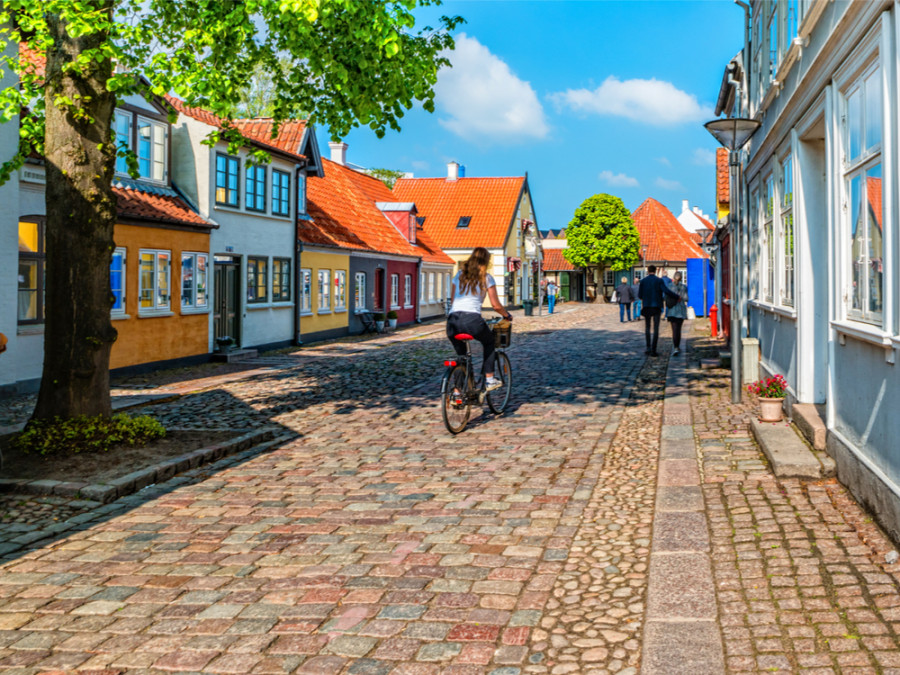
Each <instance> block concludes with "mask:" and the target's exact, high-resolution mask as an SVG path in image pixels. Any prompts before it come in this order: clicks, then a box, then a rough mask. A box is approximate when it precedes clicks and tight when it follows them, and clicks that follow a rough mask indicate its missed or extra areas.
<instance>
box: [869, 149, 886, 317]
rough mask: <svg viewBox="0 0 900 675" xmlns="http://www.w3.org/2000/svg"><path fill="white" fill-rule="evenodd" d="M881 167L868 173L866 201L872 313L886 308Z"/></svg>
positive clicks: (870, 309) (876, 167) (870, 308)
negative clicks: (884, 296) (883, 291)
mask: <svg viewBox="0 0 900 675" xmlns="http://www.w3.org/2000/svg"><path fill="white" fill-rule="evenodd" d="M881 190H882V188H881V165H880V164H876V165H875V166H873V167H872V168H871V169H869V170H868V171H866V199H867V202H868V209H867V211H868V214H867V215H868V218H867V220H868V232H867V233H866V235H867V239H868V250H867V251H866V256H867V258H868V261H867V262H868V280H867V281H868V287H869V288H868V291H869V306H868V310H869V311H870V312H881V310H882V308H883V306H884V298H883V297H882V288H883V284H884V257H883V255H884V253H883V251H884V246H883V239H882V233H883V223H884V218H883V213H884V208H883V206H882V200H881V194H882V192H881Z"/></svg>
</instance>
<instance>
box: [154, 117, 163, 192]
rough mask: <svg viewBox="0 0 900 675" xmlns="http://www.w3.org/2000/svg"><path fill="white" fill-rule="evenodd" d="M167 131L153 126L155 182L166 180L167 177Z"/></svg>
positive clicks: (155, 125) (161, 127)
mask: <svg viewBox="0 0 900 675" xmlns="http://www.w3.org/2000/svg"><path fill="white" fill-rule="evenodd" d="M165 168H166V129H165V127H163V126H161V125H159V124H154V125H153V180H164V179H165V177H166V173H165Z"/></svg>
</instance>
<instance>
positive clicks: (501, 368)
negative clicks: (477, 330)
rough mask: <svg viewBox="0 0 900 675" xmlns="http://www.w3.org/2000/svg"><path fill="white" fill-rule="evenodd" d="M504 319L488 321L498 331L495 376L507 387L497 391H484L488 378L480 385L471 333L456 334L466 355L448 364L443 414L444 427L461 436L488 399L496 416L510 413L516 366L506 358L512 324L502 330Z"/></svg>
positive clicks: (495, 338)
mask: <svg viewBox="0 0 900 675" xmlns="http://www.w3.org/2000/svg"><path fill="white" fill-rule="evenodd" d="M499 321H500V319H492V320H490V321H488V322H487V323H488V325H489V326H491V329H492V330H493V332H494V341H495V342H494V344H495V345H496V347H497V348H496V351H495V352H494V354H495V362H494V377H496V378H498V379H499V380H500V381H501V382H502V383H503V384H502V385H501V386H500V388H499V389H494V390H493V391H487V392H486V391H485V390H484V378H483V377H482V378H481V380H482V381H481V384H480V385H479V386H476V384H475V373H474V372H473V370H472V365H473V364H472V361H473V359H472V346H471V342H472V340H474V339H475V338H473V337H472V336H471V335H469V334H467V333H460V334H459V335H456V336H455V337H456V339H457V340H463V341H465V343H466V354H465V356H456V357H454V358H452V359H447V360H445V361H444V365H445V366H446V367H447V370H446V371H444V377H443V378H442V379H441V415H442V417H443V418H444V426H446V427H447V431H449V432H450V433H451V434H458V433H459V432H461V431H462V430H463V429H465V428H466V424H468V422H469V416H470V415H471V414H472V406H473V405H481V404H482V403H483V402H484V401H485V400H487V404H488V407H489V408H490V409H491V412H493V413H494V414H495V415H500V414H502V413H503V411H504V410H506V406H507V404H508V403H509V397H510V394H511V393H512V366H511V365H510V363H509V357H508V356H507V355H506V351H505V350H506V348H507V347H509V343H510V338H511V337H512V324H507V325H506V326H505V327H500V326H498V325H497V324H498V323H499Z"/></svg>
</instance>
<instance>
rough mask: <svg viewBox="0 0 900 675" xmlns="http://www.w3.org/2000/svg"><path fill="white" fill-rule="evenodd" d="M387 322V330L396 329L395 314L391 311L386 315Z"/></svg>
mask: <svg viewBox="0 0 900 675" xmlns="http://www.w3.org/2000/svg"><path fill="white" fill-rule="evenodd" d="M387 320H388V328H391V329H394V328H396V327H397V312H395V311H394V310H391V311H390V312H388V313H387Z"/></svg>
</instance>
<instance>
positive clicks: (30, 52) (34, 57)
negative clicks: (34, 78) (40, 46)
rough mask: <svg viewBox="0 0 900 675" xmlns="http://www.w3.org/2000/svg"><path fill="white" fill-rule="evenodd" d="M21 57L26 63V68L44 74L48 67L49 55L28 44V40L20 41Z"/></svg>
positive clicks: (40, 74) (28, 70) (36, 73)
mask: <svg viewBox="0 0 900 675" xmlns="http://www.w3.org/2000/svg"><path fill="white" fill-rule="evenodd" d="M19 59H21V61H22V62H23V63H24V64H25V66H26V68H25V70H26V71H27V72H32V73H34V74H35V75H38V76H43V74H44V70H45V69H46V68H47V57H46V56H44V55H43V54H41V53H40V52H38V51H35V50H34V49H32V48H31V47H29V46H28V43H27V42H20V43H19Z"/></svg>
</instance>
